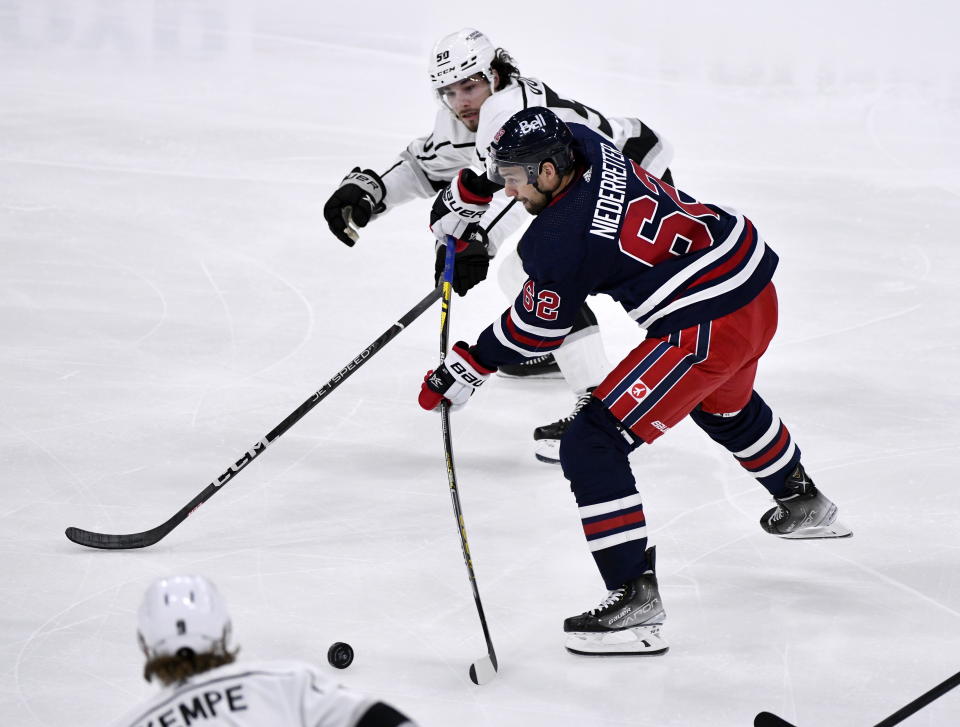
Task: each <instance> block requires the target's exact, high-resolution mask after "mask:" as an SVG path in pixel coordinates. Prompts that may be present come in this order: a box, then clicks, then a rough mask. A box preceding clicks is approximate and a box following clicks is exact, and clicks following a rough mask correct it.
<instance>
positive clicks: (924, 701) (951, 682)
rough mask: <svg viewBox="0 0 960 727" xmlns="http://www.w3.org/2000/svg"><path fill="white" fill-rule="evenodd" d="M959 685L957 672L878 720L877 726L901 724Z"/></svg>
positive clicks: (889, 726) (885, 726) (959, 679)
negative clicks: (883, 718)
mask: <svg viewBox="0 0 960 727" xmlns="http://www.w3.org/2000/svg"><path fill="white" fill-rule="evenodd" d="M957 685H960V672H957V673H956V674H954V675H953V676H952V677H950V678H949V679H946V680H945V681H942V682H940V684H938V685H937V686H935V687H934V688H933V689H931V690H930V691H929V692H926V693H925V694H921V695H920V696H919V697H917V698H916V699H914V700H913V701H912V702H910V704H908V705H907V706H906V707H903V708H902V709H898V710H897V711H896V712H894V713H893V714H891V715H890V716H889V717H887V718H886V719H885V720H883V721H882V722H878V723H877V725H876V727H893V725H895V724H900V723H901V722H903V720H905V719H906V718H907V717H909V716H910V715H911V714H913V713H914V712H917V711H919V710H921V709H923V708H924V707H926V706H927V705H928V704H930V702H932V701H934V700H935V699H939V698H940V697H942V696H943V695H944V694H946V693H947V692H949V691H950V690H951V689H953V688H954V687H956V686H957Z"/></svg>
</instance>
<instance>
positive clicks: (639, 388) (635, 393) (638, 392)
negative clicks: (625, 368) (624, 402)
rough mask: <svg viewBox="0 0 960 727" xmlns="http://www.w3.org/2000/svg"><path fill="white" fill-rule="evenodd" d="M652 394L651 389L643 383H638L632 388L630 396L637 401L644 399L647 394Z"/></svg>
mask: <svg viewBox="0 0 960 727" xmlns="http://www.w3.org/2000/svg"><path fill="white" fill-rule="evenodd" d="M649 393H650V389H648V388H647V385H646V384H645V383H643V382H642V381H638V382H637V383H635V384H634V385H633V386H631V387H630V396H632V397H633V398H634V399H636V400H637V401H640V400H641V399H643V398H644V397H645V396H646V395H647V394H649Z"/></svg>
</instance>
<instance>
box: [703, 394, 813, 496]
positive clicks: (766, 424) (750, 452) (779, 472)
mask: <svg viewBox="0 0 960 727" xmlns="http://www.w3.org/2000/svg"><path fill="white" fill-rule="evenodd" d="M690 417H691V418H692V419H693V421H695V422H696V423H697V426H699V427H700V428H701V429H702V430H703V431H705V432H706V433H707V434H708V435H709V437H710V438H711V439H712V440H713V441H714V442H716V443H717V444H720V445H721V446H723V447H725V448H726V449H727V450H728V451H729V452H730V453H731V454H732V455H733V456H734V458H735V459H736V460H737V461H738V462H739V463H740V466H741V467H743V468H744V469H745V470H746V471H747V472H749V473H750V474H751V475H753V477H755V478H756V479H757V481H758V482H759V483H760V484H761V485H763V486H764V487H765V488H767V490H768V491H769V492H770V494H771V495H773V496H774V497H780V496H782V495H784V494H786V490H785V484H786V480H787V476H788V475H789V474H790V473H791V472H792V471H793V468H794V467H796V465H797V462H799V461H800V448H799V447H798V446H797V445H796V444H795V443H794V441H793V437H791V436H790V432H789V430H788V429H787V428H786V427H785V426H784V425H783V422H781V421H780V419H779V418H777V417H776V416H774V414H773V412H772V411H771V410H770V407H769V406H767V403H766V402H765V401H764V400H763V399H762V398H761V397H760V395H759V394H758V393H757V392H756V391H754V392H753V395H752V396H751V397H750V401H749V402H748V403H747V405H746V406H745V407H744V408H743V409H741V410H740V411H738V412H732V413H720V414H710V413H708V412H705V411H703V409H701V408H700V407H699V406H698V407H697V408H696V409H694V410H693V411H692V412H691V413H690Z"/></svg>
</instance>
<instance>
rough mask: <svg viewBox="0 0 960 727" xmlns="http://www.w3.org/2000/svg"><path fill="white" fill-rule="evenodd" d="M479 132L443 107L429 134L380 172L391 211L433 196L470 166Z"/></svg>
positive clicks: (411, 144)
mask: <svg viewBox="0 0 960 727" xmlns="http://www.w3.org/2000/svg"><path fill="white" fill-rule="evenodd" d="M475 147H476V134H474V133H473V132H472V131H470V130H469V129H467V127H466V126H464V125H463V123H462V122H460V121H459V120H458V119H456V118H455V117H454V116H453V114H451V113H450V112H449V111H448V110H447V109H443V108H442V109H439V110H438V111H437V116H436V119H435V121H434V125H433V132H432V133H431V134H429V135H428V136H423V137H420V138H419V139H414V140H413V141H412V142H410V144H409V145H408V146H407V148H406V149H404V150H403V151H402V152H400V155H399V156H398V157H397V158H396V159H395V160H394V162H393V164H392V165H391V166H390V167H388V168H387V169H386V171H384V172H383V173H381V174H380V178H381V179H382V180H383V184H384V186H385V187H386V190H387V193H386V195H385V196H384V199H383V203H384V205H385V206H386V208H387V209H388V210H389V209H390V208H391V207H394V206H396V205H399V204H403V203H404V202H409V201H410V200H412V199H416V198H418V197H420V198H422V197H432V196H434V195H435V194H437V192H439V191H440V190H441V189H443V188H444V187H445V186H446V185H447V183H448V182H449V181H450V180H451V179H453V178H454V177H455V176H456V175H457V172H459V171H460V170H461V169H463V168H464V167H468V166H470V164H471V162H472V161H473V154H474V149H475Z"/></svg>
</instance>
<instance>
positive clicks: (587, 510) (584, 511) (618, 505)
mask: <svg viewBox="0 0 960 727" xmlns="http://www.w3.org/2000/svg"><path fill="white" fill-rule="evenodd" d="M642 504H643V500H641V499H640V493H637V494H635V495H627V496H626V497H619V498H617V499H616V500H608V501H607V502H598V503H597V504H596V505H584V506H583V507H581V508H580V519H581V520H583V519H584V518H588V517H596V516H597V515H606V514H607V513H608V512H617V511H618V510H626V509H627V508H628V507H636V506H637V505H642Z"/></svg>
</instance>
